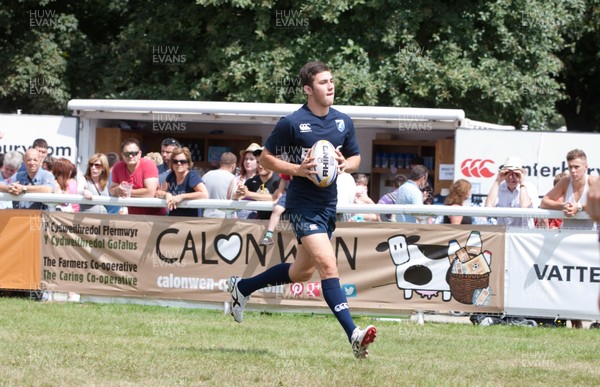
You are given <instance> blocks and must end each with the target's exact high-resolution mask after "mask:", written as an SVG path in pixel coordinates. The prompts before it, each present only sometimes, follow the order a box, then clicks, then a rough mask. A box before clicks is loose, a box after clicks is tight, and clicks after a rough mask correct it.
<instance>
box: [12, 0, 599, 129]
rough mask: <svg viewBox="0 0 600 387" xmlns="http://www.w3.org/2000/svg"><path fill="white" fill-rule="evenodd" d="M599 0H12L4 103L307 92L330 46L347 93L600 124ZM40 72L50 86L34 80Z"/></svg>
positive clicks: (527, 121) (58, 108) (356, 100)
mask: <svg viewBox="0 0 600 387" xmlns="http://www.w3.org/2000/svg"><path fill="white" fill-rule="evenodd" d="M598 1H600V0H568V1H561V0H548V1H539V0H533V1H527V0H496V1H492V2H465V1H442V0H419V1H418V0H408V1H403V2H397V1H384V0H374V1H361V0H337V1H332V2H323V1H318V0H305V1H303V2H297V1H285V0H282V1H275V0H257V1H252V0H197V1H196V2H192V1H183V0H182V1H178V2H159V1H154V0H152V1H142V0H130V1H119V0H110V1H102V0H81V1H78V2H76V3H73V4H72V5H64V4H63V2H58V1H57V2H52V1H49V0H45V1H42V0H39V1H24V2H19V1H12V2H10V3H6V4H4V3H3V4H2V5H1V6H0V21H1V22H2V23H0V44H1V46H0V50H1V52H2V53H3V54H4V55H3V57H4V58H5V61H4V62H3V63H1V64H0V98H1V100H0V109H2V110H4V111H14V110H15V109H16V108H23V109H26V111H28V112H35V113H57V112H64V111H65V109H66V102H67V101H68V100H69V99H70V98H132V99H135V98H146V99H183V100H187V99H192V100H224V101H249V102H251V101H255V102H300V101H302V100H303V95H302V91H301V89H300V88H299V86H298V82H297V79H296V74H297V72H298V70H299V68H300V67H301V66H302V64H304V63H305V62H306V61H308V60H313V59H320V60H323V61H325V62H326V63H328V64H329V65H330V66H331V67H332V69H333V70H334V75H335V77H336V80H337V91H336V103H338V104H353V105H380V106H412V107H434V108H436V107H437V108H460V109H464V110H465V112H466V115H467V116H468V117H470V118H474V119H478V120H484V121H490V122H498V123H506V124H513V125H515V126H517V127H520V126H521V125H529V127H531V128H538V129H544V128H546V127H547V123H548V122H549V121H555V120H556V116H557V114H558V112H560V113H561V114H562V115H563V116H564V117H565V118H566V119H567V123H568V124H569V125H571V124H573V126H574V127H573V128H570V129H578V130H598V118H599V117H598V114H599V113H598V111H600V110H599V109H597V108H596V107H597V105H598V92H597V91H596V90H598V88H597V87H595V88H594V86H595V85H597V83H598V79H599V78H598V76H597V75H598V74H597V71H598V70H597V69H598V67H597V55H598V45H599V39H598V33H599V32H598V26H599V23H598V14H599V12H598V9H599V7H598ZM32 12H33V13H32ZM44 12H46V13H44ZM32 17H33V19H32ZM32 20H33V21H32ZM40 20H41V23H42V24H43V23H44V21H45V24H46V25H36V23H37V24H40ZM32 23H33V25H32ZM590 65H593V66H592V67H593V68H591V69H590ZM36 79H40V80H42V81H43V82H45V84H46V85H47V86H48V92H46V93H42V92H39V93H35V92H32V89H31V87H29V85H31V84H32V80H34V81H33V83H34V84H35V80H36ZM33 91H35V90H33ZM592 123H593V124H592Z"/></svg>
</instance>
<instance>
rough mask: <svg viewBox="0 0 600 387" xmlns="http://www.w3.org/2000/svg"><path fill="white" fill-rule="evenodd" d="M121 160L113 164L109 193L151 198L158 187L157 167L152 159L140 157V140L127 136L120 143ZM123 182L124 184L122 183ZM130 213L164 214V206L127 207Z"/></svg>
mask: <svg viewBox="0 0 600 387" xmlns="http://www.w3.org/2000/svg"><path fill="white" fill-rule="evenodd" d="M121 155H122V156H123V161H119V162H118V163H116V164H115V166H114V167H113V171H112V181H111V183H110V188H109V193H110V195H111V196H117V197H121V198H127V197H133V198H153V197H154V194H155V193H156V190H157V189H158V168H157V167H156V164H154V162H153V161H152V160H148V159H145V158H143V157H142V151H141V149H140V142H139V141H138V140H137V139H135V138H128V139H126V140H125V141H123V144H122V145H121ZM123 183H124V184H123ZM127 211H128V213H129V214H132V215H165V214H166V213H167V209H166V208H161V207H128V210H127Z"/></svg>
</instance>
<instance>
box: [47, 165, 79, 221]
mask: <svg viewBox="0 0 600 387" xmlns="http://www.w3.org/2000/svg"><path fill="white" fill-rule="evenodd" d="M52 174H53V175H54V178H55V179H56V186H55V190H54V193H57V194H76V193H77V182H76V181H75V176H77V168H76V167H75V164H73V163H72V162H71V160H69V159H66V158H63V157H61V158H58V159H55V161H54V165H53V166H52ZM56 210H57V211H64V212H79V204H75V203H73V204H72V203H63V204H57V205H56Z"/></svg>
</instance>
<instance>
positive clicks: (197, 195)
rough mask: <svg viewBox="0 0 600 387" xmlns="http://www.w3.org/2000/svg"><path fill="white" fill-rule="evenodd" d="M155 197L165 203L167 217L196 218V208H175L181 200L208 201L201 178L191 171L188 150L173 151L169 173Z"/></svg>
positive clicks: (206, 191)
mask: <svg viewBox="0 0 600 387" xmlns="http://www.w3.org/2000/svg"><path fill="white" fill-rule="evenodd" d="M157 197H161V198H163V199H165V200H166V201H167V207H168V209H169V216H193V217H197V216H198V209H197V208H177V206H178V205H179V203H181V202H182V201H183V200H196V199H208V190H207V189H206V186H205V185H204V182H203V181H202V178H200V175H199V174H198V172H196V170H195V169H192V153H191V152H190V150H189V149H188V148H186V147H183V148H175V149H173V152H172V153H171V171H170V172H169V174H168V175H167V178H166V180H165V182H164V183H163V186H162V187H161V190H160V191H159V192H158V193H157Z"/></svg>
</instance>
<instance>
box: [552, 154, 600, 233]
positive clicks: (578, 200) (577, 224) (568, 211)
mask: <svg viewBox="0 0 600 387" xmlns="http://www.w3.org/2000/svg"><path fill="white" fill-rule="evenodd" d="M567 166H568V168H569V175H568V176H565V177H563V178H562V179H560V180H559V181H558V182H557V183H556V185H555V186H554V187H553V188H552V189H551V190H550V191H549V192H548V193H547V194H546V195H545V196H544V198H543V199H542V208H546V209H548V210H558V211H562V212H563V213H564V214H565V216H567V218H565V219H563V222H562V226H561V227H562V228H572V229H573V228H584V229H591V228H592V227H593V226H594V221H593V220H588V219H569V218H571V217H573V216H574V215H575V214H577V213H578V212H581V211H585V210H586V207H587V194H588V190H589V187H591V186H592V185H593V184H594V183H595V182H596V180H598V176H590V175H588V173H587V172H588V164H587V156H586V155H585V152H584V151H582V150H581V149H573V150H572V151H570V152H569V153H567ZM561 199H562V200H561Z"/></svg>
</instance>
